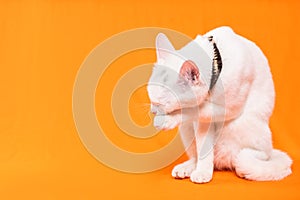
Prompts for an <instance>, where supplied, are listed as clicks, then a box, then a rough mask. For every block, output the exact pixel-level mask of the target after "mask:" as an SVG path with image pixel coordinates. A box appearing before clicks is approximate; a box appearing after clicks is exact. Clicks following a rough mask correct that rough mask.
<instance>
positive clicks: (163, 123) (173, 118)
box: [154, 115, 181, 130]
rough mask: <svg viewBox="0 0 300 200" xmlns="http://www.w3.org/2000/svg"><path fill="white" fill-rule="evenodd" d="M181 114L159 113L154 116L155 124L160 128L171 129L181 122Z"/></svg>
mask: <svg viewBox="0 0 300 200" xmlns="http://www.w3.org/2000/svg"><path fill="white" fill-rule="evenodd" d="M180 119H181V116H180V115H157V116H155V118H154V126H155V127H156V128H157V129H159V130H170V129H173V128H175V127H176V126H178V125H179V124H180Z"/></svg>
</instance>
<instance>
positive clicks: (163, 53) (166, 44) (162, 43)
mask: <svg viewBox="0 0 300 200" xmlns="http://www.w3.org/2000/svg"><path fill="white" fill-rule="evenodd" d="M174 51H175V49H174V47H173V45H172V43H171V42H170V41H169V39H168V38H167V36H166V35H165V34H163V33H159V34H158V35H157V36H156V54H157V60H159V59H165V58H166V57H167V56H168V55H170V54H172V53H173V52H174Z"/></svg>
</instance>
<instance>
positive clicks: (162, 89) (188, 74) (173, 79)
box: [147, 33, 208, 114]
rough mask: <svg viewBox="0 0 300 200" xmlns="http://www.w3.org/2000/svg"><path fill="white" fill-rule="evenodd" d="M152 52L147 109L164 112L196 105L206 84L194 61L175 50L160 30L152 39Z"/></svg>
mask: <svg viewBox="0 0 300 200" xmlns="http://www.w3.org/2000/svg"><path fill="white" fill-rule="evenodd" d="M156 54H157V62H156V63H155V64H154V68H153V72H152V75H151V78H150V80H149V83H148V87H147V89H148V95H149V98H150V101H151V111H152V112H153V113H155V114H168V113H171V112H173V111H175V110H178V109H181V108H183V107H192V105H199V104H200V103H201V101H203V100H204V98H205V97H206V95H207V91H208V89H207V88H208V86H207V84H206V81H204V79H203V78H202V76H201V72H200V70H199V67H198V66H197V64H196V63H197V62H195V61H194V60H192V59H188V58H186V57H187V56H185V55H183V54H182V53H181V51H180V50H178V51H177V50H175V48H174V47H173V45H172V44H171V42H170V41H169V40H168V38H167V37H166V35H164V34H162V33H160V34H158V36H157V38H156ZM189 104H190V105H189Z"/></svg>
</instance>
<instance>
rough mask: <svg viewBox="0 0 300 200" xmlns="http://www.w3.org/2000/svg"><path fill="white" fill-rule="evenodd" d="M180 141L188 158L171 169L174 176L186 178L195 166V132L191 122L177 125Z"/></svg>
mask: <svg viewBox="0 0 300 200" xmlns="http://www.w3.org/2000/svg"><path fill="white" fill-rule="evenodd" d="M179 132H180V136H181V139H182V143H183V145H184V147H185V149H186V154H187V156H188V157H189V160H187V161H185V162H183V163H181V164H178V165H176V166H175V167H174V168H173V170H172V176H173V177H174V178H179V179H182V178H188V177H190V175H191V173H192V172H193V171H194V169H195V168H196V157H197V153H196V147H195V139H194V137H195V133H194V127H193V123H184V124H182V125H181V126H180V127H179Z"/></svg>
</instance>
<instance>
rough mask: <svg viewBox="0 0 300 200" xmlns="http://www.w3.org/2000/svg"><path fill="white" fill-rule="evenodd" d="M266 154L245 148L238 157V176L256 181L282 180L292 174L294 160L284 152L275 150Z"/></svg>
mask: <svg viewBox="0 0 300 200" xmlns="http://www.w3.org/2000/svg"><path fill="white" fill-rule="evenodd" d="M271 154H272V155H271V156H270V157H268V156H267V155H266V153H264V152H262V151H258V150H254V149H249V148H244V149H242V150H241V151H240V152H239V154H238V155H237V157H236V160H235V171H236V173H237V175H238V176H240V177H242V178H246V179H249V180H255V181H271V180H281V179H283V178H284V177H286V176H288V175H290V174H291V173H292V170H291V165H292V162H293V161H292V159H291V158H290V157H289V156H288V155H287V154H286V153H284V152H282V151H279V150H275V149H274V150H273V151H272V153H271Z"/></svg>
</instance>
